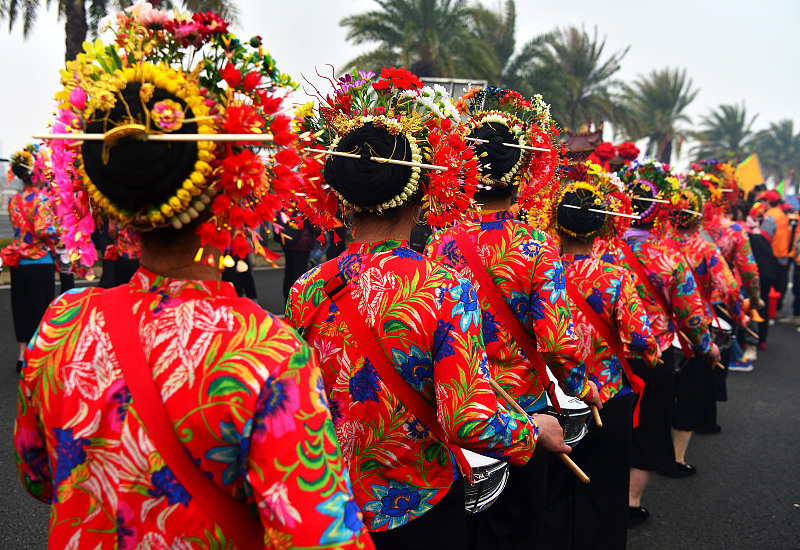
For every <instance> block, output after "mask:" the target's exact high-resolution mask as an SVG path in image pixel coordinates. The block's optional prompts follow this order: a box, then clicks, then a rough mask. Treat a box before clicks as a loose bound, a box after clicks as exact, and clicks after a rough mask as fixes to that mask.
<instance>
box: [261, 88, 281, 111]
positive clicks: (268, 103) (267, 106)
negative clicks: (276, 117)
mask: <svg viewBox="0 0 800 550" xmlns="http://www.w3.org/2000/svg"><path fill="white" fill-rule="evenodd" d="M256 101H257V103H258V104H259V105H260V106H261V110H262V111H263V112H264V114H265V115H271V114H274V113H276V112H278V109H280V108H281V103H283V98H281V97H275V96H273V95H272V92H270V91H268V90H259V91H257V92H256Z"/></svg>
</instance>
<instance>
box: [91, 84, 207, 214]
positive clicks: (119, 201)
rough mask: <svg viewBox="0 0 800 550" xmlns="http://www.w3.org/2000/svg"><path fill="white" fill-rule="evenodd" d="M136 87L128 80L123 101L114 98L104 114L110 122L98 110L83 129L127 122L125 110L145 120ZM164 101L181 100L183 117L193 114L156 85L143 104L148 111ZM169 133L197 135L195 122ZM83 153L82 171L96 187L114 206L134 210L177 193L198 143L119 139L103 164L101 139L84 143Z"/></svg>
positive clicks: (194, 158) (96, 130)
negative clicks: (95, 119) (106, 114)
mask: <svg viewBox="0 0 800 550" xmlns="http://www.w3.org/2000/svg"><path fill="white" fill-rule="evenodd" d="M140 88H141V86H140V85H139V84H132V83H129V84H128V85H127V86H126V87H125V89H124V90H122V92H121V93H122V97H123V98H124V99H125V101H124V102H123V101H121V100H120V99H119V98H117V103H116V105H115V106H114V108H113V109H112V110H111V112H110V113H109V114H108V123H105V122H104V121H103V114H102V113H98V114H97V115H96V118H97V119H98V120H97V121H96V122H92V123H90V124H89V125H88V127H87V129H86V131H87V133H105V132H106V131H107V130H111V129H112V128H114V127H115V126H118V125H120V124H124V123H127V122H130V117H129V115H128V110H130V114H131V115H133V117H134V119H137V122H142V123H143V121H144V120H145V112H144V109H143V108H142V102H141V99H140V97H139V90H140ZM164 99H171V100H173V101H175V102H177V103H179V104H180V105H181V106H182V107H183V110H184V114H185V118H187V119H188V118H192V117H194V115H193V114H192V110H191V109H190V108H189V106H187V105H186V103H185V102H184V101H183V100H182V99H180V98H178V97H176V96H174V95H172V94H170V93H169V92H167V91H164V90H161V89H159V88H156V89H155V90H154V92H153V97H152V98H151V99H150V101H148V102H147V108H148V109H152V108H153V105H154V104H155V103H157V102H158V101H162V100H164ZM126 104H127V106H126ZM151 124H152V123H151ZM172 133H173V134H195V133H197V123H195V122H191V123H185V124H184V125H183V126H182V127H181V128H180V130H177V131H175V132H172ZM82 153H83V162H84V166H85V169H86V173H87V174H88V175H89V178H90V179H91V180H92V182H93V183H94V184H95V185H96V186H97V188H98V189H99V190H100V191H101V192H102V193H103V194H104V195H105V196H106V197H108V199H109V200H110V201H111V202H112V203H113V204H114V205H115V206H116V207H118V208H121V209H124V210H129V211H133V212H136V211H138V210H140V209H141V208H142V207H145V206H148V205H158V204H160V203H162V202H164V201H166V200H167V199H168V198H170V197H171V196H172V195H174V194H175V191H177V190H178V189H179V188H180V187H181V185H182V184H183V181H184V180H185V179H186V178H187V177H188V176H189V174H191V173H192V171H193V170H194V163H195V162H196V161H197V143H195V142H163V141H159V142H154V141H142V140H136V139H128V138H122V139H120V140H119V141H117V142H115V143H113V144H111V146H110V149H109V151H108V162H107V163H106V162H103V142H102V141H85V142H84V143H83V147H82Z"/></svg>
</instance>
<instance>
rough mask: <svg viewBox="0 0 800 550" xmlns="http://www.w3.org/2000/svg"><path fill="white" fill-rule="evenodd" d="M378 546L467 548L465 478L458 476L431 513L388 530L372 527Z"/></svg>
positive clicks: (389, 549)
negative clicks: (374, 529) (375, 529)
mask: <svg viewBox="0 0 800 550" xmlns="http://www.w3.org/2000/svg"><path fill="white" fill-rule="evenodd" d="M370 536H371V537H372V542H373V543H374V544H375V548H376V550H415V549H416V548H442V549H444V548H448V549H449V548H454V549H465V548H467V512H466V510H465V509H464V482H463V481H462V479H461V478H458V479H457V480H455V481H454V482H453V486H452V487H450V490H449V491H447V495H445V497H444V498H443V499H442V500H440V501H439V502H437V503H436V506H434V507H433V508H432V509H431V510H430V511H429V512H428V513H427V514H424V515H422V516H420V517H418V518H416V519H415V520H413V521H410V522H408V523H406V524H405V525H403V526H402V527H398V528H397V529H390V530H388V531H377V532H372V531H370Z"/></svg>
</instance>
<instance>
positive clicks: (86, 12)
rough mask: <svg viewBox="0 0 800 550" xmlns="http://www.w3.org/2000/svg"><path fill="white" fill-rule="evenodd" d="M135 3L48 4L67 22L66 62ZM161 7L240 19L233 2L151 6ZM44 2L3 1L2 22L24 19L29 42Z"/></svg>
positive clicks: (80, 0) (166, 1) (196, 0)
mask: <svg viewBox="0 0 800 550" xmlns="http://www.w3.org/2000/svg"><path fill="white" fill-rule="evenodd" d="M133 3H134V2H133V0H114V1H111V0H58V2H54V1H53V0H45V2H44V5H45V9H48V10H49V9H50V6H51V5H53V4H56V5H57V9H58V18H59V19H63V20H64V30H65V31H66V39H65V45H66V49H65V52H64V59H65V60H67V61H69V60H70V59H75V56H77V55H78V53H80V52H81V51H83V42H84V41H85V40H86V36H87V35H88V34H89V32H90V31H91V34H92V35H93V36H96V35H97V26H98V24H99V23H100V20H101V19H102V18H103V17H105V16H106V15H108V14H109V12H110V11H111V12H116V11H118V10H121V9H124V8H126V7H128V6H130V5H132V4H133ZM151 3H152V4H158V6H159V7H160V8H162V9H171V8H173V7H175V6H176V5H178V4H179V5H180V6H182V7H183V8H184V9H187V10H189V11H193V12H194V11H207V10H210V11H215V12H218V13H220V14H221V15H222V16H223V17H225V18H227V19H228V20H229V21H234V20H235V19H236V17H237V13H238V10H237V9H236V6H235V4H234V3H233V0H182V1H180V2H173V1H172V0H163V1H161V2H158V1H157V0H155V1H153V2H151ZM41 6H42V2H40V0H22V1H21V2H20V1H19V0H0V20H2V19H8V30H9V31H11V30H12V29H13V28H14V23H15V22H16V21H17V18H19V17H21V18H22V34H23V36H24V37H25V38H27V37H28V36H29V35H30V32H31V30H32V29H33V26H34V24H36V19H37V17H38V13H39V8H41Z"/></svg>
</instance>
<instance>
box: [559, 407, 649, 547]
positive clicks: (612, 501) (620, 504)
mask: <svg viewBox="0 0 800 550" xmlns="http://www.w3.org/2000/svg"><path fill="white" fill-rule="evenodd" d="M633 399H634V395H633V394H632V393H629V394H627V395H623V396H621V397H614V398H612V399H609V400H608V401H606V402H605V403H603V410H602V411H600V415H601V417H602V420H603V427H602V428H598V427H597V425H596V424H595V423H594V420H590V421H589V433H588V434H587V435H586V437H584V438H583V439H582V440H581V441H580V442H579V443H578V444H577V445H576V446H575V447H574V448H573V449H572V452H571V453H570V457H571V458H572V460H574V461H575V462H576V463H577V464H578V466H580V467H581V469H582V470H583V471H584V472H586V475H588V476H589V479H590V480H591V482H590V483H589V484H588V485H584V484H583V483H581V482H580V481H579V480H578V478H576V477H575V474H573V473H572V472H571V471H570V470H569V469H568V468H567V467H566V466H565V465H564V463H563V462H561V460H559V459H558V458H557V457H556V456H554V455H553V456H551V457H550V469H549V472H548V476H547V517H546V520H545V527H544V539H545V546H544V547H545V548H548V549H551V550H585V549H588V548H591V549H593V550H625V545H626V544H627V540H628V485H629V484H630V448H631V432H632V431H633Z"/></svg>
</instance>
